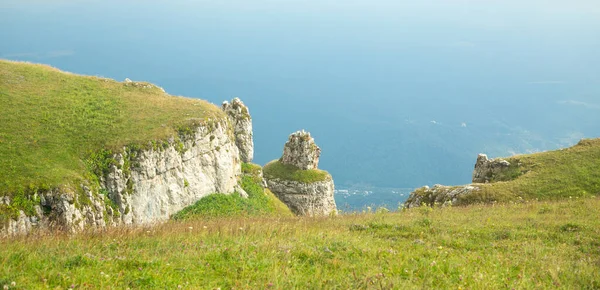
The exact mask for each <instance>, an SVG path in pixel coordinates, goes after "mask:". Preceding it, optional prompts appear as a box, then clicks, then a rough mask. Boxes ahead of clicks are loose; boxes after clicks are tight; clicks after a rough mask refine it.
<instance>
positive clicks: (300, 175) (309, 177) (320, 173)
mask: <svg viewBox="0 0 600 290" xmlns="http://www.w3.org/2000/svg"><path fill="white" fill-rule="evenodd" d="M263 170H264V174H265V177H266V178H271V179H273V178H279V179H284V180H292V181H298V182H303V183H315V182H319V181H325V180H330V179H331V175H329V173H328V172H327V171H324V170H319V169H311V170H301V169H299V168H298V167H296V166H294V165H289V164H283V163H281V162H280V161H279V160H273V161H271V162H269V163H267V165H265V167H264V169H263Z"/></svg>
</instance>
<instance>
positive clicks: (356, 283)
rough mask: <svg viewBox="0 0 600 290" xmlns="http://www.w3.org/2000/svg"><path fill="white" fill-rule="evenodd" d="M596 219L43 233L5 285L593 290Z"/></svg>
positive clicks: (581, 215)
mask: <svg viewBox="0 0 600 290" xmlns="http://www.w3.org/2000/svg"><path fill="white" fill-rule="evenodd" d="M598 207H600V199H597V198H585V199H583V198H581V199H579V200H575V199H572V200H563V201H546V202H526V203H518V204H503V205H475V206H467V207H452V208H433V209H431V210H430V211H428V212H427V213H425V212H423V211H421V210H419V209H408V210H403V211H401V212H395V213H391V212H390V213H371V214H351V215H341V216H337V217H336V218H306V217H286V218H281V217H233V218H220V219H192V220H185V221H171V222H168V223H166V224H163V225H159V226H156V227H153V228H113V229H108V230H104V231H101V232H88V233H82V234H78V235H75V236H66V235H63V234H58V235H54V233H49V235H47V236H46V235H45V233H37V234H33V235H32V236H29V237H21V238H14V239H9V240H4V241H3V242H2V247H1V248H0V265H2V267H0V282H2V283H5V284H9V285H10V283H12V281H14V282H15V284H16V285H17V287H20V288H23V289H38V288H50V289H56V288H61V289H66V288H69V287H71V286H74V287H75V288H89V289H96V288H117V289H124V288H132V289H165V288H166V289H174V288H178V287H179V286H181V287H182V288H188V289H215V288H221V289H231V288H236V289H248V288H251V289H256V288H260V289H267V288H273V289H314V288H332V289H406V288H408V289H410V288H414V287H415V285H418V287H419V288H424V289H459V288H462V289H504V288H507V289H513V288H514V289H557V288H565V289H596V288H599V287H600V272H598V267H599V266H600V260H599V258H598V257H600V242H598V241H600V219H598V218H597V215H595V214H593V213H596V212H597V209H598ZM544 208H548V209H549V211H548V212H547V213H545V214H543V215H540V214H538V212H540V211H541V210H542V209H544Z"/></svg>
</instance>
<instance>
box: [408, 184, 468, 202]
mask: <svg viewBox="0 0 600 290" xmlns="http://www.w3.org/2000/svg"><path fill="white" fill-rule="evenodd" d="M478 190H479V187H477V186H474V185H471V184H470V185H465V186H443V185H440V184H436V185H435V186H434V187H433V188H429V186H424V187H421V188H419V189H417V190H415V191H413V192H412V193H411V194H410V196H409V197H408V199H407V200H406V202H405V203H404V206H405V207H406V208H412V207H419V206H421V205H427V206H434V205H442V206H443V205H456V204H459V200H460V198H461V197H464V196H467V195H469V194H471V193H473V192H474V191H478Z"/></svg>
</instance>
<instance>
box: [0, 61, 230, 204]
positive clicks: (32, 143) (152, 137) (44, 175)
mask: <svg viewBox="0 0 600 290" xmlns="http://www.w3.org/2000/svg"><path fill="white" fill-rule="evenodd" d="M0 104H2V114H0V124H1V125H0V196H2V195H19V194H21V195H25V196H27V195H29V194H31V193H33V192H37V191H45V190H48V189H51V188H56V187H61V186H63V187H64V186H71V187H78V184H79V183H80V182H81V181H82V180H87V179H89V175H91V174H93V167H94V166H93V165H94V164H91V165H92V166H90V162H89V161H90V160H92V159H94V158H93V157H94V156H95V154H98V152H102V150H104V151H110V150H113V151H114V150H122V149H123V147H124V146H126V145H133V146H140V145H141V146H146V145H147V144H150V145H149V146H152V144H159V143H160V144H162V141H161V140H167V139H168V138H169V137H171V136H175V137H177V136H178V134H179V133H180V132H186V131H189V128H192V127H194V126H198V125H200V124H202V123H205V122H208V120H209V119H211V120H216V119H219V118H222V117H223V116H224V115H223V113H222V112H221V111H220V110H219V108H218V107H216V106H214V105H212V104H209V103H207V102H205V101H202V100H195V99H188V98H182V97H174V96H170V95H168V94H166V93H164V92H163V91H162V90H161V89H160V88H158V87H156V86H154V85H151V84H148V83H136V82H134V83H121V82H117V81H114V80H110V79H105V78H99V77H87V76H79V75H74V74H70V73H65V72H61V71H59V70H57V69H54V68H51V67H48V66H44V65H37V64H29V63H20V62H11V61H4V60H0ZM92 161H93V160H92Z"/></svg>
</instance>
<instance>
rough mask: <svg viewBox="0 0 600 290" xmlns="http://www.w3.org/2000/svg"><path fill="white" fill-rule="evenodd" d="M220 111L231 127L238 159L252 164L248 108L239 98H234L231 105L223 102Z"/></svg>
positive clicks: (252, 147) (250, 119)
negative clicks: (227, 118) (227, 117)
mask: <svg viewBox="0 0 600 290" xmlns="http://www.w3.org/2000/svg"><path fill="white" fill-rule="evenodd" d="M222 109H223V111H224V112H225V113H226V114H227V116H229V118H230V120H231V124H232V125H233V133H234V135H235V144H236V145H237V147H238V149H239V152H240V159H241V160H242V162H246V163H250V162H252V159H253V158H254V141H253V139H252V136H253V134H252V117H251V116H250V111H249V110H248V107H246V105H244V103H243V102H242V101H241V100H240V99H239V98H235V99H233V100H232V101H231V103H229V102H227V101H225V102H223V106H222Z"/></svg>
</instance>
